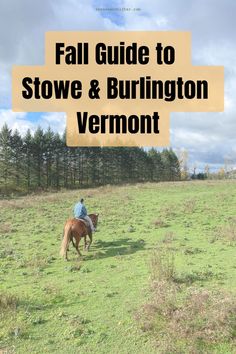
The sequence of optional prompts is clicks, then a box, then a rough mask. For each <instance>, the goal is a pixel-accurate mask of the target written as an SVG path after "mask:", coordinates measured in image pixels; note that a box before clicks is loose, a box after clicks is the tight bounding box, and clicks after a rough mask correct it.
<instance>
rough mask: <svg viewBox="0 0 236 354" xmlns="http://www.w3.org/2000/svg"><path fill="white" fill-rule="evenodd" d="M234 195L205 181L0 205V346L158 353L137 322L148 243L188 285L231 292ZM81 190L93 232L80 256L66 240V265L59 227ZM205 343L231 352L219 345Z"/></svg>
mask: <svg viewBox="0 0 236 354" xmlns="http://www.w3.org/2000/svg"><path fill="white" fill-rule="evenodd" d="M235 192H236V182H235V181H203V182H179V183H159V184H138V185H134V186H124V187H110V186H108V187H103V188H98V189H94V190H93V189H90V190H83V191H81V193H80V191H70V192H61V193H58V194H47V195H46V194H45V195H38V196H37V195H35V196H29V197H24V198H19V199H15V200H9V201H6V200H2V201H0V222H1V223H0V349H5V350H6V351H7V352H8V353H14V352H16V353H54V352H57V353H117V354H125V353H140V354H142V353H159V352H160V351H159V350H158V348H157V347H156V346H155V340H153V336H152V335H151V334H150V333H149V332H143V331H142V330H141V329H140V325H139V323H138V322H137V321H136V319H135V314H136V313H137V311H138V310H139V309H140V308H141V307H142V306H143V305H144V304H145V303H147V302H148V300H149V298H150V296H151V292H150V280H151V269H150V263H151V262H150V259H151V255H152V252H153V249H154V248H155V249H156V248H158V249H162V248H163V249H165V250H167V251H168V252H171V253H172V254H174V258H175V267H176V274H175V277H176V279H178V283H179V284H182V286H184V287H186V289H187V288H188V287H190V286H194V287H195V288H199V289H201V288H203V289H208V290H209V291H217V290H220V291H226V292H227V293H228V292H233V293H234V294H235V292H236V291H235V290H236V265H235V245H236V240H235V234H234V232H235V228H234V225H236V222H235V218H236V193H235ZM80 196H83V197H84V198H85V201H86V206H87V207H88V209H89V212H99V214H100V215H99V225H98V231H97V232H96V233H95V234H94V242H93V244H92V247H91V249H90V251H89V253H85V252H84V251H83V249H82V245H81V251H82V253H83V255H84V256H83V259H81V260H78V258H77V254H76V251H75V250H74V249H73V247H72V246H71V247H70V251H69V262H65V261H63V260H62V259H60V257H59V250H60V243H61V235H62V229H63V226H64V222H65V220H66V219H67V218H68V217H70V216H71V215H72V208H73V205H74V203H75V202H76V201H77V200H78V198H79V197H80ZM232 225H233V226H232ZM183 348H184V345H183ZM213 349H214V351H213V352H214V353H222V354H223V353H224V354H225V353H233V349H232V346H231V344H230V343H227V342H225V343H216V345H215V346H214V348H213ZM213 349H212V350H213ZM183 352H184V350H183ZM203 352H204V351H203ZM169 353H170V352H169Z"/></svg>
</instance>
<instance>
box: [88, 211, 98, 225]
mask: <svg viewBox="0 0 236 354" xmlns="http://www.w3.org/2000/svg"><path fill="white" fill-rule="evenodd" d="M98 215H99V214H89V217H90V219H91V220H92V223H93V226H94V227H97V224H98Z"/></svg>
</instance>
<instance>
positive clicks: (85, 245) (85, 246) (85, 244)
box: [84, 236, 87, 251]
mask: <svg viewBox="0 0 236 354" xmlns="http://www.w3.org/2000/svg"><path fill="white" fill-rule="evenodd" d="M86 249H87V242H86V236H84V251H85V250H86Z"/></svg>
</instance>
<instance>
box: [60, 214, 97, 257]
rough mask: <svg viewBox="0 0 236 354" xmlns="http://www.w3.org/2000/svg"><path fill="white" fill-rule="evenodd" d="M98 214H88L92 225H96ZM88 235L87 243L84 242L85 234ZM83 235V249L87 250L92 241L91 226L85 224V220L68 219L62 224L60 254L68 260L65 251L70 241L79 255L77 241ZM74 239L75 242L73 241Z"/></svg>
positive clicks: (78, 241)
mask: <svg viewBox="0 0 236 354" xmlns="http://www.w3.org/2000/svg"><path fill="white" fill-rule="evenodd" d="M98 215H99V214H89V217H90V219H91V220H92V223H93V225H94V227H96V226H97V223H98ZM87 235H88V236H89V240H90V241H89V243H88V244H87V242H86V236H87ZM82 237H84V249H86V250H87V251H88V250H89V248H90V246H91V243H92V241H93V238H92V231H91V228H90V227H89V226H88V225H87V222H86V221H85V220H82V219H75V218H73V219H69V220H67V222H66V224H65V226H64V234H63V240H62V243H61V251H60V255H61V256H62V257H64V259H65V260H67V261H68V258H67V251H68V248H69V244H70V242H72V244H73V246H74V247H75V249H76V251H77V253H78V255H79V256H82V254H81V252H80V250H79V243H80V240H81V238H82ZM74 241H75V242H74Z"/></svg>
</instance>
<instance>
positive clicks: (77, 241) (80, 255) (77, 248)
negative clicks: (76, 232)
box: [75, 238, 82, 257]
mask: <svg viewBox="0 0 236 354" xmlns="http://www.w3.org/2000/svg"><path fill="white" fill-rule="evenodd" d="M79 241H80V238H79V239H78V240H77V239H76V243H75V249H76V251H77V253H78V255H79V257H82V254H81V252H80V250H79Z"/></svg>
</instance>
